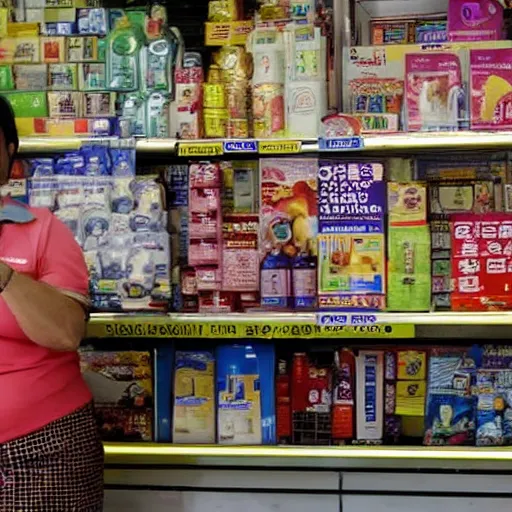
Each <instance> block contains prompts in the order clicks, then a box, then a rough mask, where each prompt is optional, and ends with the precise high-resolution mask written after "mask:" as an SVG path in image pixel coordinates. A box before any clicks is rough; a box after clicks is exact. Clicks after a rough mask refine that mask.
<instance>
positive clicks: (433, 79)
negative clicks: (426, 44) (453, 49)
mask: <svg viewBox="0 0 512 512" xmlns="http://www.w3.org/2000/svg"><path fill="white" fill-rule="evenodd" d="M405 84H406V85H405V122H406V127H407V130H408V131H418V130H427V131H432V130H434V131H443V130H456V129H457V128H458V127H459V126H460V123H462V122H463V121H464V117H465V110H464V104H465V97H464V89H463V77H462V70H461V63H460V60H459V57H458V55H457V54H455V53H448V52H443V53H429V54H420V53H417V54H414V53H413V54H407V55H406V57H405Z"/></svg>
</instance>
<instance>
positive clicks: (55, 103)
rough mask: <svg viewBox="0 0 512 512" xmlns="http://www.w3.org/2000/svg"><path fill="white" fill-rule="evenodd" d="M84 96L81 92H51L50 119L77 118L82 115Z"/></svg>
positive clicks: (49, 103)
mask: <svg viewBox="0 0 512 512" xmlns="http://www.w3.org/2000/svg"><path fill="white" fill-rule="evenodd" d="M82 99H83V98H82V94H81V93H79V92H64V91H59V92H49V93H48V114H49V117H65V118H75V117H81V114H82Z"/></svg>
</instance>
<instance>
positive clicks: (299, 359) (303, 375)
mask: <svg viewBox="0 0 512 512" xmlns="http://www.w3.org/2000/svg"><path fill="white" fill-rule="evenodd" d="M308 391H309V360H308V357H307V355H306V354H304V353H303V352H300V353H297V354H294V355H293V363H292V380H291V403H292V412H305V411H306V410H307V408H308V403H309V402H308Z"/></svg>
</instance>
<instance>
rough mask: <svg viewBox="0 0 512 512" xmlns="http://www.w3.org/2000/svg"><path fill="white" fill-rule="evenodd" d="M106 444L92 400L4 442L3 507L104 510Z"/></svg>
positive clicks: (32, 511)
mask: <svg viewBox="0 0 512 512" xmlns="http://www.w3.org/2000/svg"><path fill="white" fill-rule="evenodd" d="M101 510H103V446H102V444H101V441H100V439H99V436H98V432H97V427H96V422H95V419H94V410H93V406H92V404H88V405H86V406H85V407H82V408H80V409H78V410H76V411H75V412H73V413H72V414H70V415H68V416H65V417H64V418H61V419H59V420H57V421H54V422H53V423H50V424H49V425H47V426H46V427H44V428H42V429H41V430H38V431H37V432H34V433H32V434H29V435H28V436H24V437H21V438H19V439H15V440H14V441H10V442H8V443H5V444H1V445H0V511H1V512H101Z"/></svg>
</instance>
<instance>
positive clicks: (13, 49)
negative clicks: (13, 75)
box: [0, 37, 40, 64]
mask: <svg viewBox="0 0 512 512" xmlns="http://www.w3.org/2000/svg"><path fill="white" fill-rule="evenodd" d="M38 62H40V46H39V37H5V38H3V39H0V63H2V64H12V63H15V64H34V63H38Z"/></svg>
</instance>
